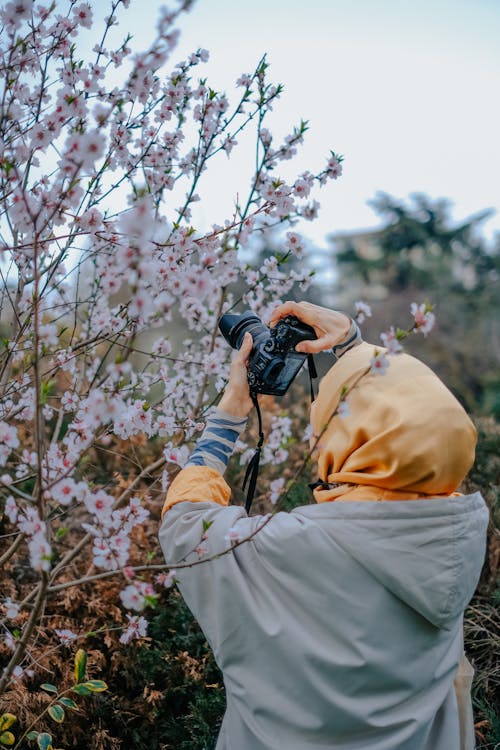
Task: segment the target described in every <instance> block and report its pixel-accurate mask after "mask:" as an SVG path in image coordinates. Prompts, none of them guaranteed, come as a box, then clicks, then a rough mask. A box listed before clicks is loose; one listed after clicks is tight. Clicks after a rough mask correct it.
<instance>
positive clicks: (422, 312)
mask: <svg viewBox="0 0 500 750" xmlns="http://www.w3.org/2000/svg"><path fill="white" fill-rule="evenodd" d="M410 311H411V314H412V315H413V319H414V321H415V331H417V332H419V333H423V334H424V336H427V334H428V333H429V331H431V330H432V329H433V328H434V323H435V322H436V316H435V315H434V313H433V312H432V308H431V306H430V305H429V304H428V303H427V302H424V303H422V304H420V305H419V304H418V303H417V302H412V303H411V306H410Z"/></svg>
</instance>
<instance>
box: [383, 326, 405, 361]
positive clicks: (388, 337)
mask: <svg viewBox="0 0 500 750" xmlns="http://www.w3.org/2000/svg"><path fill="white" fill-rule="evenodd" d="M380 338H381V339H382V343H383V345H384V346H385V348H386V349H387V353H388V354H397V353H398V352H402V351H403V347H402V346H401V344H400V343H399V340H398V337H397V333H396V331H395V330H394V326H391V327H390V328H389V330H388V331H386V332H385V333H381V334H380Z"/></svg>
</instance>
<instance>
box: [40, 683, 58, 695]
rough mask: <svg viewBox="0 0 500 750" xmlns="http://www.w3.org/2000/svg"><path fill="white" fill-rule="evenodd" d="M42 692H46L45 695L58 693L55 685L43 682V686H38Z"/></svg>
mask: <svg viewBox="0 0 500 750" xmlns="http://www.w3.org/2000/svg"><path fill="white" fill-rule="evenodd" d="M40 687H41V688H42V690H46V691H47V693H58V692H59V691H58V689H57V688H56V686H55V685H51V684H50V682H44V683H43V685H40Z"/></svg>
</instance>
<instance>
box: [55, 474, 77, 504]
mask: <svg viewBox="0 0 500 750" xmlns="http://www.w3.org/2000/svg"><path fill="white" fill-rule="evenodd" d="M50 494H51V495H52V498H53V499H54V500H55V501H56V502H58V503H60V504H61V505H69V504H70V503H71V501H72V500H74V499H76V498H77V497H78V496H79V495H80V489H79V487H78V485H77V483H76V482H75V481H74V480H73V479H71V478H70V477H67V478H66V479H61V481H59V482H57V484H55V485H54V486H53V487H52V488H51V490H50Z"/></svg>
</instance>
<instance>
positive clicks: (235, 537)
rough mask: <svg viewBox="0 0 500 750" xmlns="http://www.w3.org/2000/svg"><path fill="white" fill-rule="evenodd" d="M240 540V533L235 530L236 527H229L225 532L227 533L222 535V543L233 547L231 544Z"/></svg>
mask: <svg viewBox="0 0 500 750" xmlns="http://www.w3.org/2000/svg"><path fill="white" fill-rule="evenodd" d="M240 540H241V537H240V532H239V530H238V529H237V528H236V526H231V528H230V529H228V530H227V533H226V534H225V535H224V541H225V542H227V543H228V544H230V545H231V546H233V544H236V543H237V542H239V541H240Z"/></svg>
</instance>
